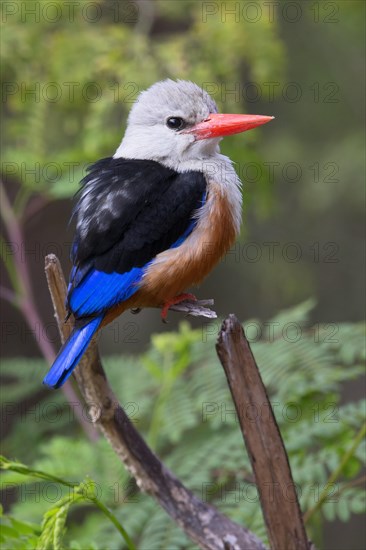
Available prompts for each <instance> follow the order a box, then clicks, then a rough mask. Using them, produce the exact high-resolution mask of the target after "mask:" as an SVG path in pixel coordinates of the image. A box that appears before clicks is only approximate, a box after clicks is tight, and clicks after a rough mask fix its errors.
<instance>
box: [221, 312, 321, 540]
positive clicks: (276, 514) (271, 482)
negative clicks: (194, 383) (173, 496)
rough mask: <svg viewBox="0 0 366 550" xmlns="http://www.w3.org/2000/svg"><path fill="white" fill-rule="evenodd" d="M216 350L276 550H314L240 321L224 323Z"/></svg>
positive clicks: (270, 538) (263, 388) (268, 402)
mask: <svg viewBox="0 0 366 550" xmlns="http://www.w3.org/2000/svg"><path fill="white" fill-rule="evenodd" d="M216 349H217V354H218V356H219V358H220V361H221V363H222V366H223V367H224V370H225V374H226V378H227V380H228V383H229V387H230V391H231V394H232V397H233V400H234V403H235V408H236V412H237V414H238V418H239V422H240V427H241V431H242V434H243V438H244V441H245V445H246V447H247V451H248V455H249V458H250V461H251V464H252V467H253V472H254V476H255V480H256V484H257V488H258V492H259V497H260V501H261V505H262V510H263V515H264V520H265V523H266V526H267V532H268V537H269V541H270V544H271V548H273V549H275V550H311V549H313V550H314V546H313V545H312V543H311V542H309V541H308V539H307V536H306V532H305V527H304V522H303V518H302V514H301V510H300V506H299V502H298V499H297V494H296V487H295V485H294V482H293V479H292V474H291V470H290V466H289V462H288V457H287V454H286V450H285V447H284V444H283V441H282V437H281V434H280V431H279V429H278V425H277V422H276V420H275V417H274V414H273V411H272V407H271V404H270V401H269V399H268V396H267V392H266V389H265V387H264V384H263V382H262V379H261V376H260V374H259V370H258V367H257V365H256V363H255V359H254V357H253V354H252V352H251V349H250V346H249V343H248V341H247V339H246V337H245V334H244V331H243V328H242V326H241V324H240V323H239V321H238V320H237V318H236V317H235V315H229V317H228V318H227V319H225V321H224V322H223V324H222V327H221V331H220V334H219V339H218V343H217V346H216ZM249 408H250V410H251V411H252V414H250V413H248V410H249Z"/></svg>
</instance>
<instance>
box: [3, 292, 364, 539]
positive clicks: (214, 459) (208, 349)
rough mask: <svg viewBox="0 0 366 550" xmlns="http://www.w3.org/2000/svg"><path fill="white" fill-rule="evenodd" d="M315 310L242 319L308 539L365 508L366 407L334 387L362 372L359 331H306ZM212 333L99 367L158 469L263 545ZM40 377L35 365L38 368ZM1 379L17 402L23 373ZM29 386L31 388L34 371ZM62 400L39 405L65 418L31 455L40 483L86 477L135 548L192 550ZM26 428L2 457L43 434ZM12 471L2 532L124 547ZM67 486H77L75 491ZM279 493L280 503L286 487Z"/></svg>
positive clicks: (93, 520) (96, 520)
mask: <svg viewBox="0 0 366 550" xmlns="http://www.w3.org/2000/svg"><path fill="white" fill-rule="evenodd" d="M312 307H314V304H313V302H311V301H310V302H305V303H303V304H301V305H299V306H298V307H296V308H293V309H290V310H286V311H283V312H281V313H280V314H279V315H277V316H276V317H275V318H274V319H272V320H271V321H269V322H267V323H261V322H259V321H257V320H251V321H248V322H246V323H245V328H246V333H247V336H248V338H249V339H250V340H251V345H252V349H253V352H254V355H255V356H256V358H257V361H258V364H259V368H260V370H261V374H262V376H263V379H264V381H265V383H266V385H267V388H268V391H269V395H270V399H271V403H272V406H273V409H274V411H275V414H276V417H277V421H278V424H279V426H280V429H281V433H282V436H283V439H284V442H285V445H286V448H287V451H288V453H289V459H290V463H291V468H292V472H293V477H294V481H295V483H296V485H297V488H298V493H299V495H300V502H301V506H302V509H303V511H304V513H305V515H306V517H308V519H309V530H310V534H312V535H313V536H316V529H317V527H318V525H319V522H323V521H324V519H327V520H330V521H333V520H335V519H340V520H342V521H347V520H348V518H349V516H350V515H351V514H358V513H362V512H363V511H364V508H365V502H364V495H363V491H362V489H361V487H360V486H359V482H360V480H361V478H360V477H359V476H360V473H361V469H362V467H363V466H364V464H365V444H364V442H363V441H362V439H363V437H362V436H363V434H364V423H365V401H359V402H354V403H343V402H342V400H341V384H342V382H345V381H347V380H352V379H357V378H358V377H359V376H361V375H362V373H363V369H362V366H361V365H362V363H363V362H364V359H365V348H364V337H365V327H364V326H363V325H361V324H348V323H344V324H339V325H337V326H336V329H335V327H334V326H332V327H329V326H312V327H311V326H309V321H308V318H309V314H310V312H311V309H312ZM218 327H219V325H217V326H216V325H211V324H209V325H207V326H203V327H202V329H196V330H192V329H190V328H189V325H188V324H187V323H186V322H185V323H182V324H181V327H180V330H179V332H177V333H166V334H161V335H155V336H153V337H152V343H151V347H150V349H149V350H148V351H147V352H146V353H145V354H143V355H142V356H140V357H136V358H129V357H123V358H117V357H108V358H106V359H105V361H104V363H105V368H106V371H107V373H108V377H109V379H110V382H111V384H112V386H113V388H114V390H115V392H116V394H117V395H118V396H119V399H120V401H121V403H123V405H124V406H125V408H126V410H127V412H128V413H129V415H130V417H131V419H132V420H133V422H134V423H136V425H137V428H138V429H139V431H140V432H141V433H143V435H144V436H145V437H146V438H147V440H148V441H149V442H150V444H152V445H153V447H154V449H155V450H156V452H157V453H158V454H159V456H160V457H161V458H162V460H163V461H164V462H165V464H166V465H167V466H168V467H169V468H170V469H171V470H172V471H173V472H174V473H175V474H176V475H177V476H178V477H180V478H181V479H182V481H183V482H184V483H185V484H186V485H187V486H188V487H189V488H191V489H192V490H193V491H194V492H195V493H196V494H197V496H198V497H200V498H201V499H204V500H208V501H210V502H212V503H213V504H214V505H215V506H217V507H218V508H219V509H220V510H221V511H223V512H224V513H226V514H228V515H229V517H231V518H232V519H233V520H235V521H237V522H239V523H243V524H244V525H246V526H247V527H248V528H249V529H252V530H253V531H255V532H256V533H257V535H258V536H260V537H261V538H262V539H263V540H266V533H265V527H264V523H263V518H262V513H261V508H260V504H259V499H258V494H257V491H256V487H255V484H254V480H253V477H252V472H251V468H250V463H249V459H248V457H247V454H246V452H245V448H244V444H243V440H242V436H241V433H240V429H239V426H238V423H237V419H236V415H235V414H234V412H233V404H232V400H231V397H230V394H229V391H228V389H227V384H226V380H225V376H224V373H223V370H222V368H221V366H220V364H219V362H218V359H217V357H216V354H215V349H214V341H215V331H216V328H217V329H218ZM255 327H256V330H254V328H255ZM258 334H260V337H258ZM21 365H22V363H21V362H20V363H19V366H20V367H21ZM34 366H35V365H34ZM35 368H36V366H35ZM41 368H42V365H41V364H39V365H38V370H41ZM3 373H4V374H5V375H6V376H8V375H9V379H10V373H11V375H12V378H11V380H12V383H11V384H9V392H10V393H9V395H12V396H15V397H16V396H18V398H19V399H22V396H23V393H22V392H21V390H20V389H18V390H17V393H11V392H13V391H14V387H16V386H17V385H20V386H21V385H22V383H21V379H22V378H24V377H26V376H27V372H26V369H25V368H21V369H19V368H18V369H17V365H16V361H9V362H6V361H5V363H4V369H3ZM28 376H29V377H30V378H31V377H32V373H29V374H28ZM23 384H27V382H24V381H23ZM59 395H60V394H59V393H52V394H51V395H50V394H49V393H47V394H45V396H44V399H43V400H42V402H41V403H42V407H41V410H44V411H47V410H50V409H49V406H50V403H56V401H55V399H56V398H57V403H58V407H59V408H60V410H61V411H63V415H62V416H61V417H60V418H59V419H58V422H52V423H49V422H48V434H49V440H48V441H47V443H43V444H42V445H40V446H39V447H38V448H37V449H35V451H34V458H33V459H32V470H38V471H41V472H47V475H46V478H47V479H49V478H50V477H52V476H56V478H62V479H65V478H66V479H70V478H71V479H73V480H80V479H85V477H86V476H88V477H89V478H92V479H93V480H94V482H93V483H94V485H93V486H94V488H95V491H96V495H97V497H98V500H99V501H100V502H101V503H102V504H103V505H104V506H106V507H108V509H110V510H112V511H113V515H114V516H115V517H116V518H117V520H118V521H119V522H120V523H121V524H123V526H124V528H125V530H126V531H127V532H128V533H129V534H130V536H131V538H132V539H133V540H134V542H135V544H136V546H137V547H138V548H139V549H141V550H147V549H149V550H153V549H154V548H156V549H160V548H176V549H179V548H194V546H192V544H191V543H190V542H189V541H187V539H186V537H185V536H184V534H183V533H182V532H181V531H180V530H179V529H178V528H177V527H176V526H175V525H174V524H173V523H172V521H171V520H170V518H169V517H168V516H166V514H165V513H164V512H163V511H162V510H160V509H159V508H158V507H157V506H156V505H155V504H154V502H152V501H151V499H150V497H148V496H146V495H143V494H141V493H140V492H139V491H138V489H137V487H136V486H135V484H134V482H133V481H132V480H131V479H130V478H129V476H128V474H127V473H126V472H125V470H124V469H123V467H122V466H121V465H120V463H119V461H118V459H117V457H116V456H115V455H114V453H113V451H112V450H111V449H110V448H109V446H108V444H107V442H106V441H104V440H103V439H100V440H98V441H97V442H95V443H93V448H91V444H90V442H88V441H85V440H84V439H80V437H79V436H77V435H76V433H75V422H74V418H73V417H72V416H71V415H70V414H66V413H67V411H68V409H67V407H66V406H65V405H64V404H63V403H62V398H61V397H59ZM4 397H5V396H4ZM58 399H60V401H58ZM4 400H5V401H6V398H5V399H4ZM69 412H70V411H69ZM266 413H267V409H266V407H264V406H263V404H258V403H252V404H250V403H248V408H247V411H246V414H247V415H248V418H249V419H254V418H255V415H257V414H262V415H263V414H266ZM65 415H66V418H67V419H68V422H67V421H66V420H65V418H64V416H65ZM26 425H27V430H22V429H19V427H18V426H19V425H18V424H16V425H15V429H14V430H13V432H11V433H10V434H9V436H8V437H7V438H6V439H5V441H4V446H3V447H4V451H5V452H6V453H9V450H12V449H15V448H17V449H18V453H19V452H20V451H19V449H20V448H22V449H27V448H29V447H31V445H32V441H33V440H36V441H37V440H38V438H39V437H40V434H42V436H43V435H44V430H45V426H46V425H47V417H46V418H45V419H44V425H43V424H41V423H37V422H36V421H35V417H34V415H33V416H28V417H27V421H26ZM60 428H63V429H65V428H66V429H67V430H68V431H69V432H70V434H69V436H67V437H65V436H62V437H61V436H60V435H55V433H57V432H59V430H60ZM19 437H21V438H22V446H21V447H20V446H19V440H18V438H19ZM17 440H18V444H17ZM10 454H13V453H10ZM19 458H20V459H21V460H27V453H25V452H23V451H22V452H21V454H20V456H19ZM19 468H20V467H19V466H18V470H17V471H8V472H6V473H5V474H4V476H3V484H9V485H10V486H12V487H13V488H14V490H15V488H17V492H18V500H17V502H16V503H15V504H13V505H12V507H11V516H10V517H9V519H7V520H6V523H4V525H5V526H6V527H8V528H10V530H11V529H16V528H15V527H14V524H13V523H12V521H13V520H12V519H11V518H17V521H20V522H30V521H31V522H32V523H33V524H35V525H37V528H35V527H34V528H33V531H32V533H29V537H33V539H32V540H34V537H35V536H36V534H37V533H38V536H39V531H40V529H42V533H43V536H44V537H46V536H47V537H49V538H48V539H47V540H50V537H51V536H52V537H55V536H56V534H57V536H59V533H61V532H62V531H63V529H64V527H65V518H66V514H67V516H68V523H67V531H66V534H65V538H64V543H63V544H64V545H66V547H67V548H77V544H79V545H80V547H81V548H95V549H97V550H99V549H102V548H106V540H108V541H109V542H108V548H116V547H120V546H121V538H120V534H119V533H118V531H116V530H115V529H114V527H113V525H112V524H111V523H110V521H108V518H107V517H106V516H104V515H102V514H96V513H92V512H90V511H88V513H85V512H84V513H82V508H81V512H80V513H81V515H78V516H77V517H78V519H77V520H76V517H75V515H74V514H73V512H72V509H71V511H70V510H69V506H70V500H67V499H68V498H69V495H68V494H67V493H66V494H65V492H60V494H59V495H58V500H57V502H51V499H50V498H48V499H47V498H46V497H45V496H46V495H47V490H48V486H47V479H40V480H38V482H37V484H36V486H35V485H34V483H33V481H34V479H33V477H32V476H33V475H34V472H33V473H32V470H29V469H27V468H26V469H25V470H24V469H23V470H22V471H20V470H19ZM53 479H54V477H53ZM54 481H55V480H54ZM55 483H56V481H55ZM9 485H8V486H9ZM3 486H4V485H3ZM5 486H7V485H5ZM74 486H76V487H81V485H80V484H79V482H78V481H76V482H75V484H74ZM27 487H28V492H27V491H26V490H25V488H27ZM36 487H38V493H37V489H36ZM281 490H282V491H283V498H286V492H285V488H281ZM32 491H33V493H36V494H38V495H40V496H41V498H39V499H38V502H37V503H36V504H35V502H34V500H32V498H28V497H27V498H22V496H23V497H24V495H32V494H33V493H32ZM74 492H75V489H73V493H74ZM73 503H74V501H73ZM42 517H43V518H44V519H43V523H42V528H41V527H40V525H41V521H42ZM74 518H75V519H74ZM34 529H35V531H34ZM37 529H38V531H37ZM8 533H11V531H10V532H9V531H8ZM47 533H48V534H47ZM6 536H7V537H10V534H8V535H6ZM24 536H25V535H24V534H22V537H24ZM9 540H10V538H9ZM75 541H77V543H76V542H75Z"/></svg>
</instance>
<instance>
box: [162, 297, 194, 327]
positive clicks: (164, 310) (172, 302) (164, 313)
mask: <svg viewBox="0 0 366 550" xmlns="http://www.w3.org/2000/svg"><path fill="white" fill-rule="evenodd" d="M186 300H191V301H192V302H197V298H196V296H195V295H194V294H179V295H178V296H175V297H174V298H171V299H170V300H167V301H166V302H165V303H164V305H163V307H162V308H161V319H162V321H163V323H167V322H168V321H167V320H166V318H167V316H168V311H169V308H170V306H174V305H175V304H180V303H181V302H185V301H186Z"/></svg>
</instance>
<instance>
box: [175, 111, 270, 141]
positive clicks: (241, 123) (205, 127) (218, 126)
mask: <svg viewBox="0 0 366 550" xmlns="http://www.w3.org/2000/svg"><path fill="white" fill-rule="evenodd" d="M272 119H274V117H273V116H262V115H223V114H220V113H219V114H218V113H212V114H210V115H209V116H208V118H207V119H206V120H204V121H203V122H200V123H199V124H196V125H195V126H192V128H189V129H188V130H183V131H182V132H181V133H182V134H193V135H194V136H195V138H196V140H199V139H208V138H217V137H223V136H230V135H231V134H239V133H240V132H246V131H247V130H251V129H252V128H256V127H257V126H261V125H262V124H266V123H267V122H270V121H271V120H272Z"/></svg>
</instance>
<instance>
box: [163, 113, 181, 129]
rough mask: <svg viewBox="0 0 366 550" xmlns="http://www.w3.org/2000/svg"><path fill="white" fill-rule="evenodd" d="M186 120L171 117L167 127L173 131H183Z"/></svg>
mask: <svg viewBox="0 0 366 550" xmlns="http://www.w3.org/2000/svg"><path fill="white" fill-rule="evenodd" d="M184 124H185V123H184V120H183V119H182V118H180V117H178V116H171V117H169V118H168V120H167V121H166V125H167V126H168V128H170V129H171V130H181V129H182V128H183V127H184Z"/></svg>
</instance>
